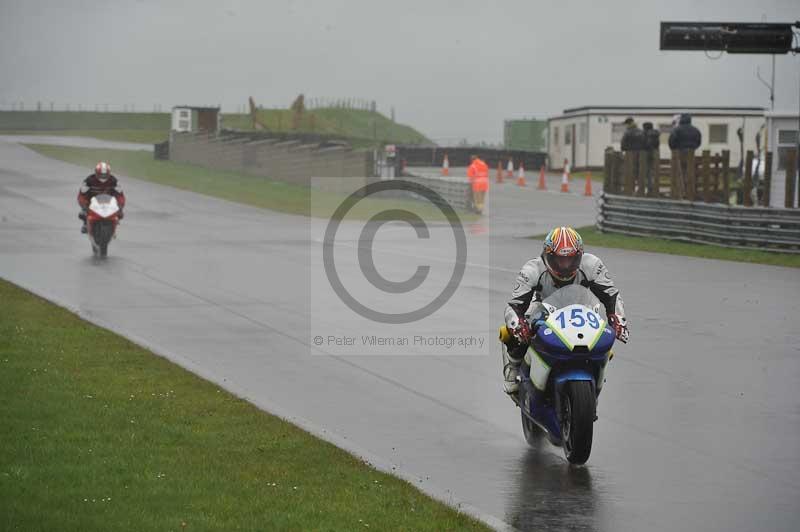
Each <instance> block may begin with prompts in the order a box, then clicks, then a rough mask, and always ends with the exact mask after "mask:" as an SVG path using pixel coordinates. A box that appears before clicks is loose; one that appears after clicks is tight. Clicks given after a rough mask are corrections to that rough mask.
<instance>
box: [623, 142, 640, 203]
mask: <svg viewBox="0 0 800 532" xmlns="http://www.w3.org/2000/svg"><path fill="white" fill-rule="evenodd" d="M637 156H638V153H637V152H635V151H626V152H625V164H624V166H623V181H624V184H623V187H624V189H623V194H624V195H626V196H633V187H634V181H633V180H634V170H635V168H636V160H637Z"/></svg>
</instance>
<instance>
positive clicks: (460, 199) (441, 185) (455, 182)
mask: <svg viewBox="0 0 800 532" xmlns="http://www.w3.org/2000/svg"><path fill="white" fill-rule="evenodd" d="M399 179H402V180H403V181H408V182H409V183H414V184H416V185H420V186H422V187H426V188H429V189H431V190H433V191H434V192H436V193H437V194H439V195H440V196H441V197H442V199H444V200H445V201H446V202H447V203H449V204H450V205H451V206H452V207H453V208H455V209H461V210H467V209H469V208H470V206H471V205H472V200H471V197H472V194H471V187H470V185H469V183H468V182H467V181H466V180H465V179H463V178H462V179H459V178H446V177H441V178H439V177H422V176H415V175H405V176H403V177H402V178H399ZM425 201H427V199H426V200H425Z"/></svg>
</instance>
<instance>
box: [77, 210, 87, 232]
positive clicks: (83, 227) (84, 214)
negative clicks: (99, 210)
mask: <svg viewBox="0 0 800 532" xmlns="http://www.w3.org/2000/svg"><path fill="white" fill-rule="evenodd" d="M78 218H79V219H81V220H82V221H83V225H82V226H81V233H82V234H84V235H85V234H86V211H81V212H80V213H79V214H78Z"/></svg>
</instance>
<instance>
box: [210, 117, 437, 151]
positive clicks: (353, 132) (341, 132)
mask: <svg viewBox="0 0 800 532" xmlns="http://www.w3.org/2000/svg"><path fill="white" fill-rule="evenodd" d="M258 119H259V121H260V122H261V123H262V124H264V125H265V126H266V127H267V128H268V129H269V130H270V131H273V132H276V133H316V134H320V135H330V136H336V137H344V138H347V139H351V140H353V141H355V143H356V144H359V145H364V144H370V143H372V142H373V141H377V142H379V143H392V144H433V143H432V142H431V141H430V139H428V138H427V137H426V136H425V135H423V134H422V133H420V132H419V131H417V130H415V129H414V128H412V127H410V126H406V125H403V124H398V123H396V122H392V121H391V120H390V119H389V118H387V117H386V116H384V115H382V114H380V113H377V112H372V111H365V110H360V109H340V108H322V109H313V110H307V111H305V112H303V113H302V119H301V120H300V122H299V123H298V124H294V123H293V121H294V113H293V112H292V111H291V110H288V109H259V111H258ZM222 124H223V127H225V128H232V129H242V130H250V129H252V122H251V118H250V115H243V114H224V115H223V116H222ZM295 126H296V127H295Z"/></svg>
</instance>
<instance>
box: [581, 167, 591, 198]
mask: <svg viewBox="0 0 800 532" xmlns="http://www.w3.org/2000/svg"><path fill="white" fill-rule="evenodd" d="M583 195H584V196H591V195H592V173H591V172H586V186H585V187H584V189H583Z"/></svg>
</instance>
